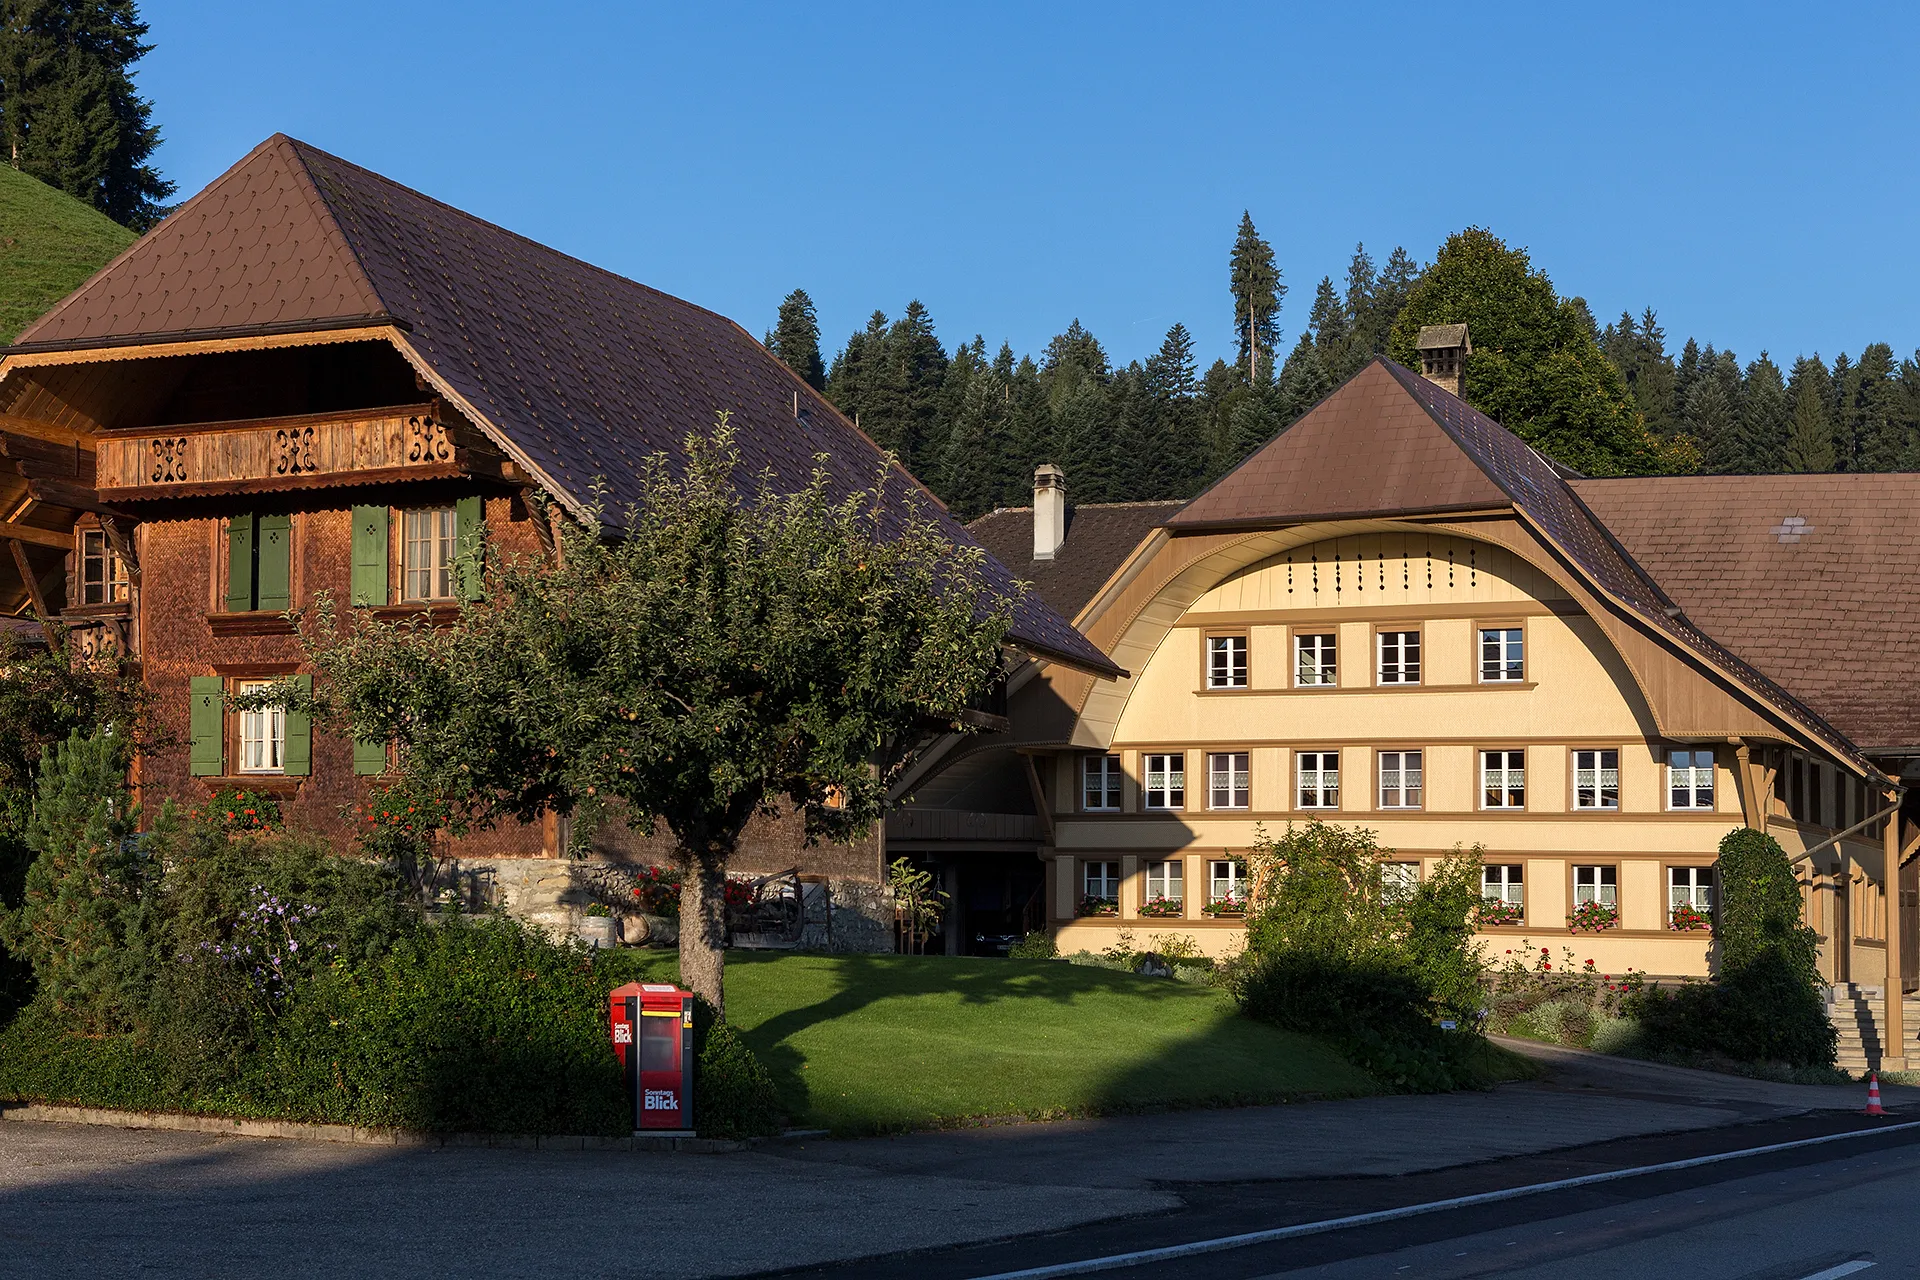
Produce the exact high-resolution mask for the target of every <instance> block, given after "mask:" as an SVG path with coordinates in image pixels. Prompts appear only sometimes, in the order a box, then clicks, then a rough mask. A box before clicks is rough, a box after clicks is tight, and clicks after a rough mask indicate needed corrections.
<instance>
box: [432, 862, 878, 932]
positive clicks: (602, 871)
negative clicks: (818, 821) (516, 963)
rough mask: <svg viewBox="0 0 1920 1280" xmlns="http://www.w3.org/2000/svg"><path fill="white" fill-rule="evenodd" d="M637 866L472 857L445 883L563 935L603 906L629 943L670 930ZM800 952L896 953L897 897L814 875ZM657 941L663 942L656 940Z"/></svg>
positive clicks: (804, 891) (804, 900)
mask: <svg viewBox="0 0 1920 1280" xmlns="http://www.w3.org/2000/svg"><path fill="white" fill-rule="evenodd" d="M637 871H638V868H637V867H635V866H634V865H633V864H632V863H619V862H599V861H590V860H581V861H573V860H568V859H561V858H472V859H463V860H459V861H456V862H454V863H453V864H452V865H451V866H450V867H449V868H448V869H447V871H446V873H445V876H444V877H443V882H444V883H445V884H447V885H448V887H449V888H450V889H451V890H452V892H453V893H454V894H455V895H457V896H458V898H459V900H460V902H461V903H462V905H464V906H465V907H466V908H467V909H468V910H472V911H480V910H486V909H488V908H491V907H500V908H502V909H504V910H505V911H506V912H507V913H508V914H509V915H511V916H514V917H516V918H517V919H520V920H525V921H526V922H528V923H529V924H537V925H539V926H541V927H542V928H544V929H546V930H548V931H549V932H551V933H553V934H554V935H556V936H559V937H576V936H578V935H579V932H580V922H581V921H582V920H583V919H585V918H586V912H587V908H588V907H589V906H591V905H593V904H594V903H596V902H598V903H601V904H603V905H604V906H606V907H607V908H608V909H610V910H611V911H612V912H613V914H614V916H615V917H616V918H617V919H619V921H620V924H621V932H622V935H623V936H624V937H626V938H627V939H628V940H629V941H631V942H641V941H645V940H646V939H647V935H649V934H650V933H651V934H654V935H659V934H661V933H663V932H665V930H663V929H662V928H661V927H659V926H657V925H656V926H653V927H649V925H648V924H647V923H646V922H645V921H644V920H643V919H642V917H641V914H640V912H639V911H638V909H637V908H636V907H635V905H634V898H633V887H634V884H635V883H636V873H637ZM800 889H801V905H802V908H803V912H804V914H803V917H802V920H803V925H802V932H801V936H800V944H799V947H798V949H799V950H801V951H829V952H837V953H851V952H887V951H892V950H893V892H892V890H890V889H888V888H887V887H886V886H885V885H882V884H873V883H870V882H867V881H861V880H851V881H844V880H839V881H837V880H831V879H823V878H819V877H815V878H812V879H808V880H804V881H802V882H801V886H800ZM655 941H664V939H663V938H659V937H658V936H656V938H655Z"/></svg>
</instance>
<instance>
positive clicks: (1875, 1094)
mask: <svg viewBox="0 0 1920 1280" xmlns="http://www.w3.org/2000/svg"><path fill="white" fill-rule="evenodd" d="M1866 1113H1867V1114H1868V1115H1870V1116H1883V1115H1885V1114H1887V1112H1886V1108H1884V1107H1882V1106H1881V1105H1880V1073H1879V1072H1878V1071H1870V1072H1868V1073H1867V1112H1866Z"/></svg>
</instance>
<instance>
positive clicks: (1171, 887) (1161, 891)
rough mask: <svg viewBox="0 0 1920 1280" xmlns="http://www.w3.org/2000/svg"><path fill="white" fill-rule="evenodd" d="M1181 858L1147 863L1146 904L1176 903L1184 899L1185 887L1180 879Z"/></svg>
mask: <svg viewBox="0 0 1920 1280" xmlns="http://www.w3.org/2000/svg"><path fill="white" fill-rule="evenodd" d="M1181 875H1182V872H1181V860H1180V859H1179V858H1167V859H1165V860H1163V861H1160V862H1149V863H1148V864H1147V897H1146V905H1147V906H1153V905H1154V904H1155V903H1163V904H1168V905H1178V904H1179V903H1181V902H1182V901H1184V900H1185V888H1184V884H1183V881H1182V879H1181Z"/></svg>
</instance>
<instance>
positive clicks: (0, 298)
mask: <svg viewBox="0 0 1920 1280" xmlns="http://www.w3.org/2000/svg"><path fill="white" fill-rule="evenodd" d="M133 240H134V235H133V232H131V231H129V230H127V229H126V228H125V227H123V226H121V225H120V224H119V223H117V222H114V221H113V220H112V219H110V218H108V217H107V216H106V215H104V214H102V213H100V212H98V211H97V210H95V209H93V208H92V207H91V206H89V205H87V204H84V203H83V202H81V201H79V200H76V199H74V198H73V197H72V196H70V195H67V194H66V193H65V192H63V191H56V190H54V189H53V188H52V187H50V186H48V185H47V184H45V183H44V182H41V181H39V180H38V179H35V178H30V177H28V176H27V175H26V174H24V173H21V172H20V171H18V170H17V169H13V168H10V167H8V166H5V165H0V342H11V341H13V338H14V335H16V334H18V333H19V332H20V330H22V329H24V328H26V327H27V325H28V324H30V323H32V322H33V321H34V320H35V319H37V318H39V316H40V314H41V313H42V312H44V311H45V310H46V309H47V308H49V307H51V306H52V305H53V304H54V303H56V302H58V301H60V299H62V298H64V297H66V296H67V295H68V294H69V293H71V292H73V291H74V290H75V289H77V288H79V287H80V284H81V282H83V281H84V280H86V278H87V277H88V276H90V275H92V274H93V273H94V272H96V271H98V270H99V269H100V268H101V267H104V266H105V265H107V263H108V262H109V261H111V260H112V259H113V256H114V255H115V254H117V253H119V252H120V251H121V250H122V249H124V248H126V247H127V246H128V245H130V244H132V243H133Z"/></svg>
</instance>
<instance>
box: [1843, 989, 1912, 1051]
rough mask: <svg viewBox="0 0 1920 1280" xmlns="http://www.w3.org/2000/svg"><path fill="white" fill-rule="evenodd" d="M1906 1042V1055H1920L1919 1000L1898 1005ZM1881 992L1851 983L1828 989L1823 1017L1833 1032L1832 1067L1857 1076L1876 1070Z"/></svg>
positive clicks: (1879, 1044) (1909, 997)
mask: <svg viewBox="0 0 1920 1280" xmlns="http://www.w3.org/2000/svg"><path fill="white" fill-rule="evenodd" d="M1901 1008H1902V1010H1903V1012H1904V1022H1905V1024H1906V1026H1905V1032H1906V1036H1905V1038H1906V1041H1907V1045H1908V1051H1909V1053H1910V1054H1920V1044H1917V1043H1916V1041H1917V1040H1920V996H1908V997H1906V998H1905V999H1904V1000H1902V1001H1901ZM1880 1010H1881V989H1880V988H1878V987H1860V986H1857V985H1855V984H1853V983H1851V982H1848V983H1842V984H1841V985H1839V986H1836V987H1834V988H1833V989H1832V993H1831V995H1830V996H1829V998H1828V1001H1827V1017H1828V1018H1829V1019H1831V1020H1832V1022H1833V1029H1834V1032H1835V1039H1836V1043H1835V1057H1834V1065H1836V1066H1838V1067H1840V1068H1841V1069H1842V1070H1844V1071H1851V1072H1853V1073H1855V1074H1859V1073H1861V1072H1865V1071H1874V1070H1878V1069H1879V1066H1880V1058H1881V1054H1882V1043H1881V1037H1880Z"/></svg>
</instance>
